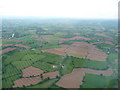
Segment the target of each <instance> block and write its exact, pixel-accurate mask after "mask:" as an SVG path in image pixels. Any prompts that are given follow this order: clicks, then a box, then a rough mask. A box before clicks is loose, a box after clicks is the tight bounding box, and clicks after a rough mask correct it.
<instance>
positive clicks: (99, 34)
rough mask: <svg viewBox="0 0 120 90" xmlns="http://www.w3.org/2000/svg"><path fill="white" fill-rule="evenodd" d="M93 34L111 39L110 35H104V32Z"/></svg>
mask: <svg viewBox="0 0 120 90" xmlns="http://www.w3.org/2000/svg"><path fill="white" fill-rule="evenodd" d="M95 35H97V36H101V37H105V38H106V39H108V40H113V38H112V37H109V36H107V35H104V34H101V33H96V34H95Z"/></svg>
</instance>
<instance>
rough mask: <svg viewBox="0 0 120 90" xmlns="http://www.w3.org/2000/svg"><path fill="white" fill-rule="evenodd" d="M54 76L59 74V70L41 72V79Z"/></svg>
mask: <svg viewBox="0 0 120 90" xmlns="http://www.w3.org/2000/svg"><path fill="white" fill-rule="evenodd" d="M56 76H59V71H55V72H48V73H45V74H43V79H45V78H48V77H49V78H50V79H53V78H56Z"/></svg>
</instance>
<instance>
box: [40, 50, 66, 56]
mask: <svg viewBox="0 0 120 90" xmlns="http://www.w3.org/2000/svg"><path fill="white" fill-rule="evenodd" d="M41 51H42V52H48V53H53V54H57V55H60V56H65V54H64V53H63V52H60V51H58V50H55V49H45V50H41Z"/></svg>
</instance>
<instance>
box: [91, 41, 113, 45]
mask: <svg viewBox="0 0 120 90" xmlns="http://www.w3.org/2000/svg"><path fill="white" fill-rule="evenodd" d="M99 43H106V44H110V45H114V44H113V43H112V42H108V41H105V42H93V43H92V44H99Z"/></svg>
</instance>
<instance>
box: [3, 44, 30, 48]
mask: <svg viewBox="0 0 120 90" xmlns="http://www.w3.org/2000/svg"><path fill="white" fill-rule="evenodd" d="M3 46H4V47H7V46H17V47H24V48H31V47H29V46H26V45H21V44H4V45H3Z"/></svg>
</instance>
